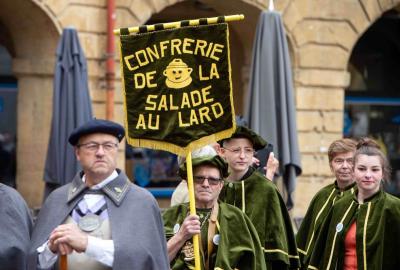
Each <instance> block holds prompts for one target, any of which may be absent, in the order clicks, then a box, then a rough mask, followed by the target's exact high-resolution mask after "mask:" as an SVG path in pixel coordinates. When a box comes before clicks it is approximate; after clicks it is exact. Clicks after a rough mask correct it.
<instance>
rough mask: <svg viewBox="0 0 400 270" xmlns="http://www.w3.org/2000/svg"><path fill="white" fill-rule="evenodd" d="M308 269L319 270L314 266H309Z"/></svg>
mask: <svg viewBox="0 0 400 270" xmlns="http://www.w3.org/2000/svg"><path fill="white" fill-rule="evenodd" d="M307 268H308V269H312V270H318V268H317V267H315V266H312V265H309V266H308V267H307Z"/></svg>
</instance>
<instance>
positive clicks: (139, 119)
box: [136, 114, 146, 129]
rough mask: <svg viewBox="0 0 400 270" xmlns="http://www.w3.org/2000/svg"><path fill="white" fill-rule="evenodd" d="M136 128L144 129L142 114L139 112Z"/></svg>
mask: <svg viewBox="0 0 400 270" xmlns="http://www.w3.org/2000/svg"><path fill="white" fill-rule="evenodd" d="M136 129H146V124H145V121H144V116H143V114H139V118H138V121H137V124H136Z"/></svg>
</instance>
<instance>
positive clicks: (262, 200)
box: [220, 126, 299, 270]
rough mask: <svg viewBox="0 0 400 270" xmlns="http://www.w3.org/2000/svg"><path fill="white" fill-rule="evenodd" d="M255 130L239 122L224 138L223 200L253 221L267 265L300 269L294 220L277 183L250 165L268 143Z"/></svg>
mask: <svg viewBox="0 0 400 270" xmlns="http://www.w3.org/2000/svg"><path fill="white" fill-rule="evenodd" d="M266 144H267V142H266V141H264V140H263V139H262V138H261V137H260V136H259V135H257V134H256V133H255V132H253V131H252V130H250V129H248V128H246V127H243V126H238V127H237V129H236V131H235V133H234V134H233V135H232V137H231V138H229V139H225V140H223V141H222V142H221V146H222V148H221V155H222V156H223V158H224V159H225V160H226V161H227V162H228V165H229V172H230V174H229V176H228V177H227V178H226V179H225V180H226V181H225V184H224V188H223V190H222V191H221V194H220V200H221V201H224V202H226V203H229V204H231V205H234V206H236V207H238V208H239V209H240V210H241V211H242V212H243V213H246V214H247V216H248V217H249V218H250V220H251V221H252V223H253V224H254V226H255V228H256V230H257V233H258V236H259V238H260V241H261V246H262V248H263V250H264V257H265V260H266V264H267V268H268V269H273V270H275V269H297V268H298V267H299V261H298V260H299V257H298V254H297V248H296V242H295V238H294V234H293V228H292V223H291V220H290V217H289V213H288V211H287V209H286V206H285V203H284V201H283V199H282V197H281V195H280V193H279V191H278V189H277V188H276V186H275V185H274V184H273V183H272V181H269V180H268V179H266V178H265V176H264V175H262V174H261V173H260V172H258V171H257V170H256V169H255V168H253V167H251V164H252V158H253V156H254V153H255V151H257V150H259V149H262V148H264V147H265V146H266Z"/></svg>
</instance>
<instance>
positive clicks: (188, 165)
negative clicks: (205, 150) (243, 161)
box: [186, 151, 201, 270]
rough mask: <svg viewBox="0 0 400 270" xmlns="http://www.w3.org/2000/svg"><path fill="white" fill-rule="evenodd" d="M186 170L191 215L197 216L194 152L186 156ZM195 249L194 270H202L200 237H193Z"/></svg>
mask: <svg viewBox="0 0 400 270" xmlns="http://www.w3.org/2000/svg"><path fill="white" fill-rule="evenodd" d="M186 169H187V179H186V180H187V181H188V190H189V208H190V214H191V215H196V203H195V199H194V185H193V168H192V152H191V151H189V153H188V154H187V155H186ZM193 249H194V267H195V268H194V269H195V270H200V269H201V265H200V249H199V235H198V234H196V235H193Z"/></svg>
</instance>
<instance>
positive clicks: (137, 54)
mask: <svg viewBox="0 0 400 270" xmlns="http://www.w3.org/2000/svg"><path fill="white" fill-rule="evenodd" d="M140 55H142V56H143V59H140ZM135 56H136V59H137V61H138V64H139V66H141V67H143V66H145V65H147V64H148V63H149V59H148V58H147V54H146V51H145V50H140V51H137V52H136V53H135Z"/></svg>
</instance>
